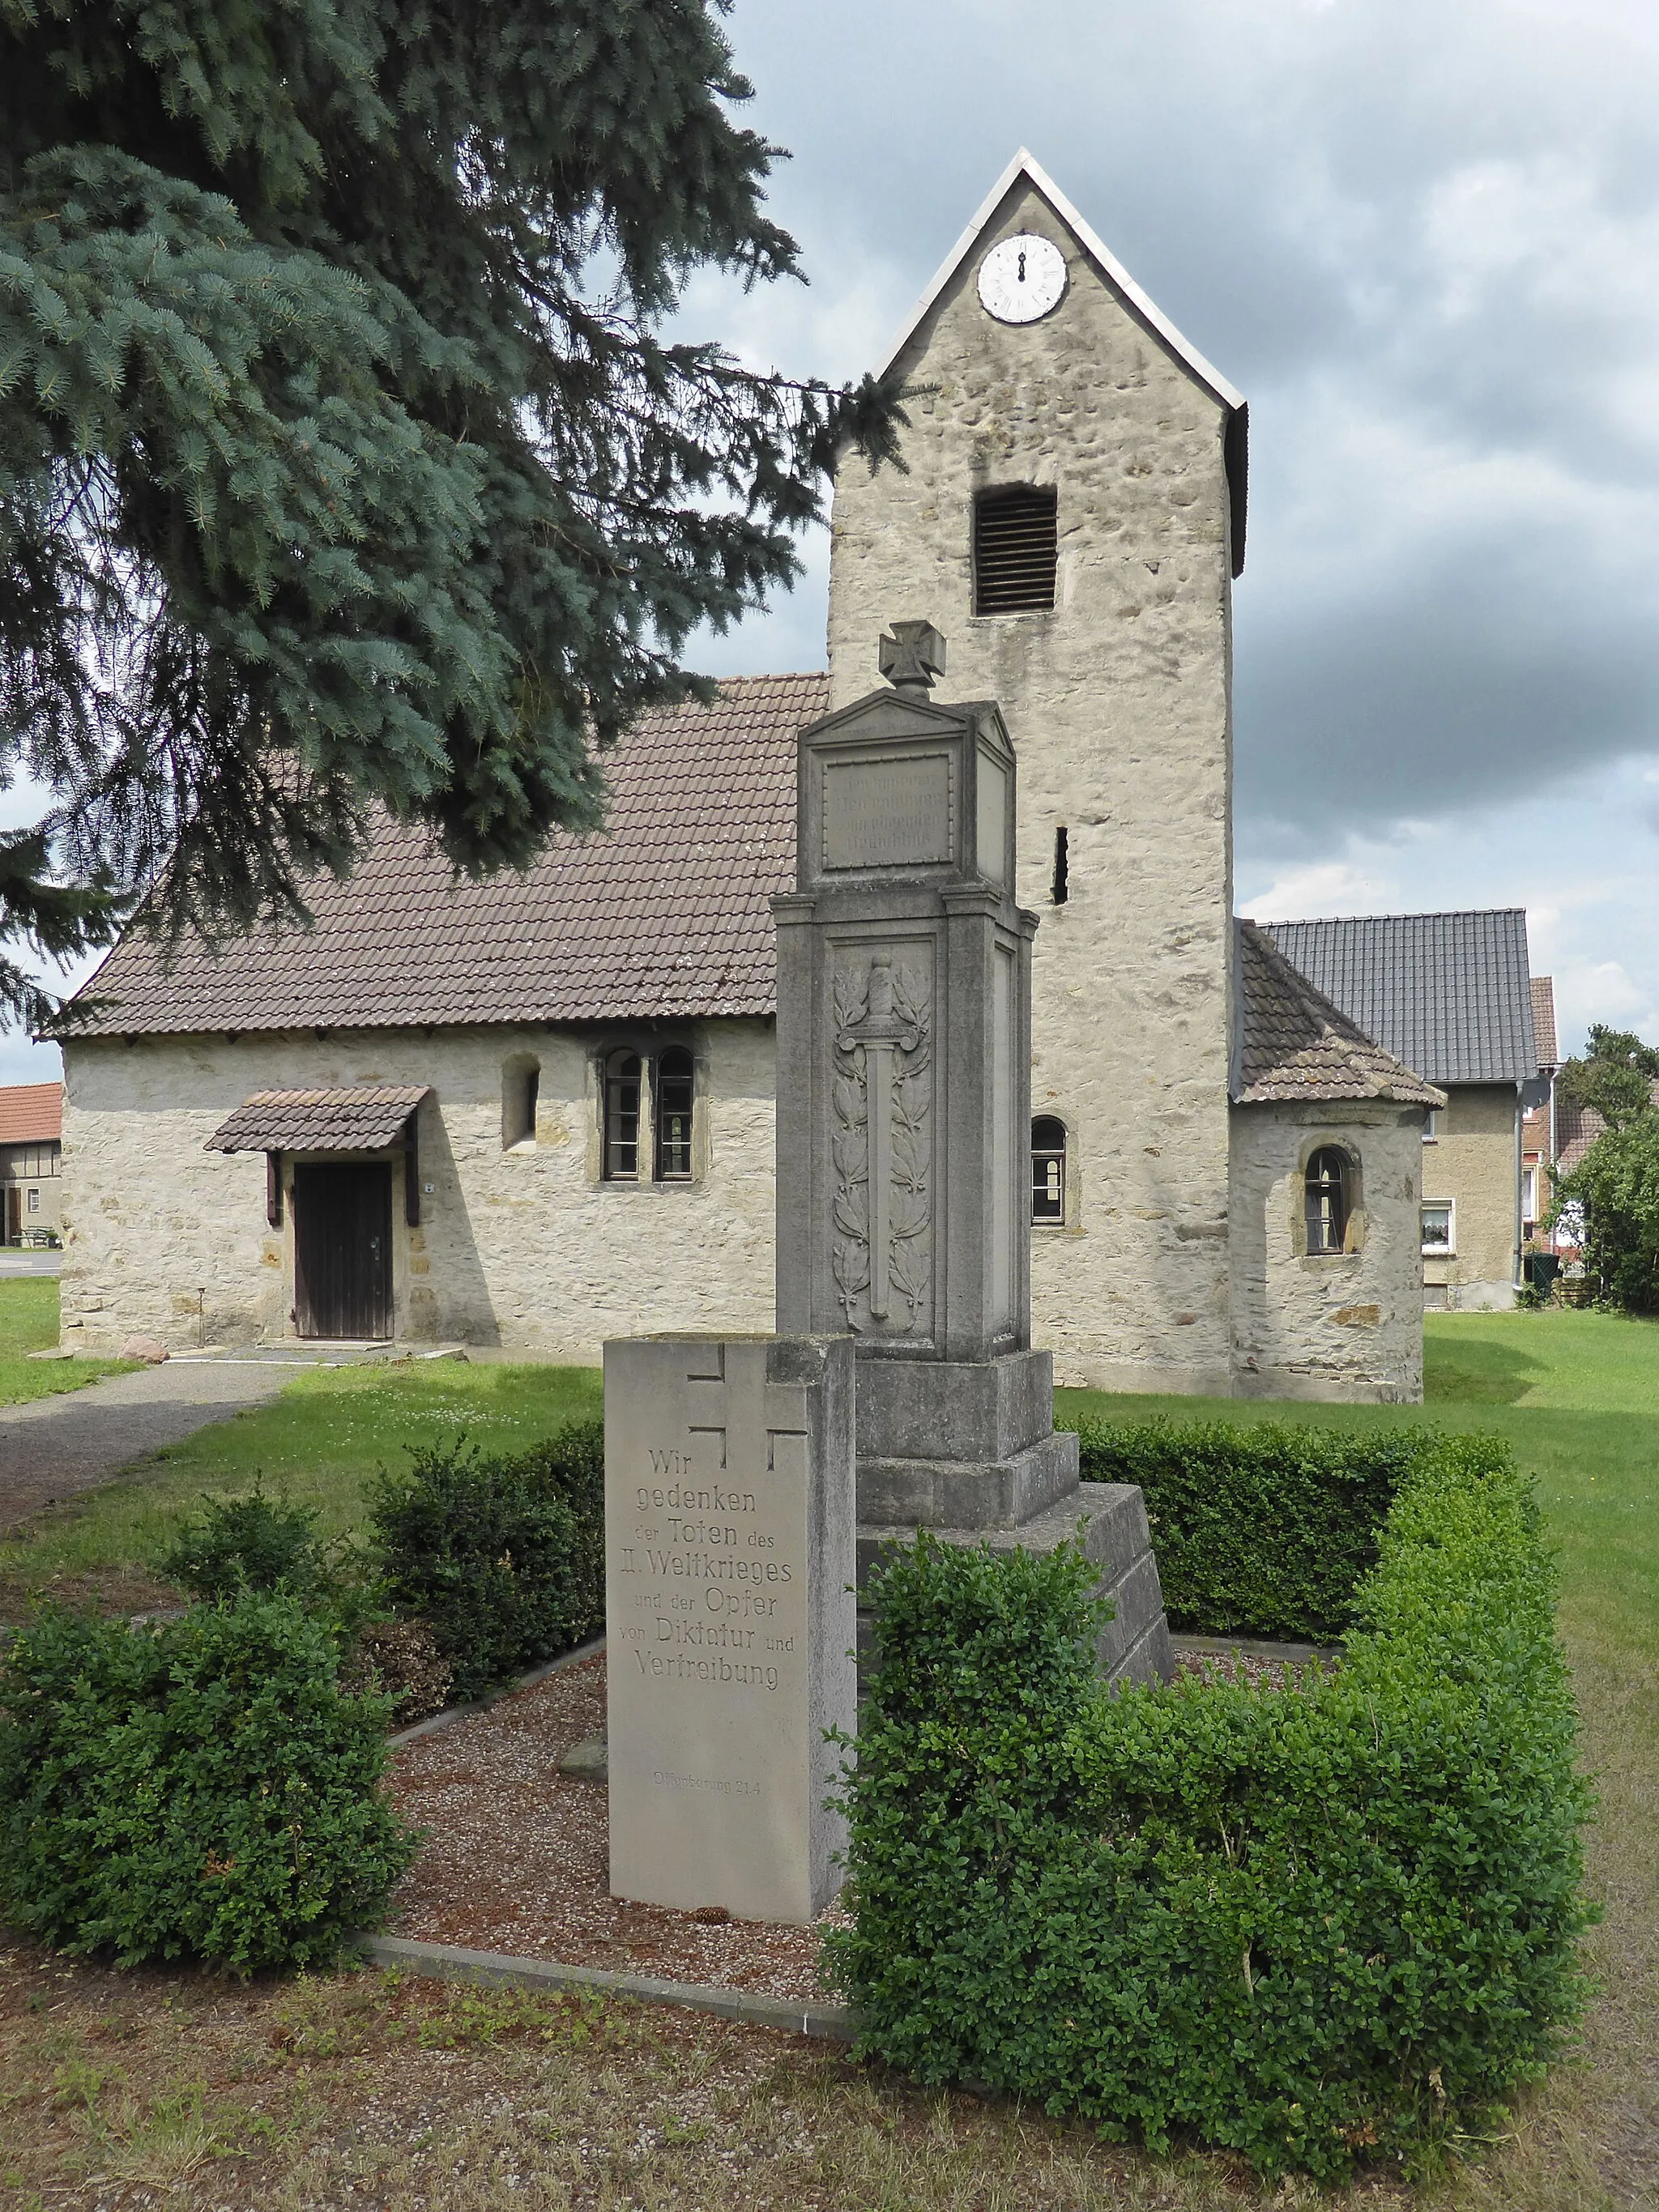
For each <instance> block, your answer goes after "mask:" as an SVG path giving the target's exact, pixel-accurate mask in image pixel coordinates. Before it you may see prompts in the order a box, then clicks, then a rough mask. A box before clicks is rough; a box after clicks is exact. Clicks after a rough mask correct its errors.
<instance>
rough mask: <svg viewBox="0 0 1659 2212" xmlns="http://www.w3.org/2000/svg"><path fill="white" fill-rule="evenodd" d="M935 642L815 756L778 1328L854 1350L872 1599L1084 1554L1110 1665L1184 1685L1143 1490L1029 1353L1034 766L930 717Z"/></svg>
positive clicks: (789, 1022)
mask: <svg viewBox="0 0 1659 2212" xmlns="http://www.w3.org/2000/svg"><path fill="white" fill-rule="evenodd" d="M944 665H945V641H944V639H943V638H942V637H940V635H939V633H938V631H937V630H935V629H933V627H932V625H931V624H929V623H921V622H907V623H894V624H893V626H892V635H890V637H886V638H884V639H883V641H882V647H881V670H882V672H883V674H884V675H885V676H886V677H887V678H889V685H888V688H885V689H884V690H877V691H872V692H871V693H870V694H869V695H868V696H866V697H865V698H863V699H861V700H860V701H858V702H856V703H855V704H854V705H853V706H850V707H848V708H843V709H842V711H841V712H840V713H839V714H832V715H829V716H828V717H827V718H826V719H825V720H822V721H819V722H816V723H813V724H811V726H809V727H808V728H806V729H805V730H804V731H803V732H802V733H801V736H800V739H799V753H798V787H797V851H796V888H795V890H793V892H788V893H785V894H783V895H781V896H778V897H776V898H775V899H774V900H773V902H772V910H773V914H774V916H775V920H776V922H777V929H778V1083H777V1326H778V1328H779V1330H780V1332H781V1333H783V1334H789V1335H802V1336H817V1335H823V1334H829V1333H832V1332H836V1331H842V1330H844V1331H847V1332H848V1333H850V1334H851V1335H852V1337H853V1339H854V1347H855V1352H856V1361H857V1364H856V1375H857V1453H858V1557H859V1582H860V1588H862V1586H863V1584H864V1583H865V1581H866V1577H867V1576H868V1573H869V1570H870V1567H871V1565H872V1564H873V1562H874V1560H875V1559H876V1558H877V1557H878V1555H879V1553H880V1551H881V1548H882V1547H883V1546H884V1545H886V1544H889V1543H891V1542H894V1541H904V1540H906V1539H908V1538H912V1537H914V1535H915V1531H916V1530H917V1529H918V1528H930V1529H932V1530H933V1532H934V1533H935V1534H938V1535H939V1537H941V1538H943V1539H945V1540H947V1541H963V1542H973V1543H979V1542H989V1543H990V1544H992V1545H993V1546H994V1547H1015V1546H1018V1547H1022V1548H1024V1549H1048V1548H1052V1547H1054V1546H1055V1545H1057V1544H1059V1543H1060V1542H1062V1541H1065V1540H1066V1539H1067V1538H1071V1537H1075V1536H1078V1535H1079V1534H1080V1535H1081V1538H1082V1541H1083V1542H1084V1544H1085V1548H1086V1550H1087V1552H1088V1554H1089V1556H1090V1557H1091V1559H1094V1560H1095V1561H1096V1562H1097V1564H1098V1565H1099V1566H1100V1569H1101V1583H1100V1588H1101V1590H1102V1594H1103V1595H1105V1596H1107V1597H1108V1598H1109V1600H1110V1601H1111V1603H1112V1606H1113V1608H1114V1617H1113V1619H1112V1620H1111V1621H1110V1623H1109V1626H1107V1628H1106V1630H1105V1632H1104V1633H1103V1637H1102V1639H1101V1648H1100V1658H1101V1663H1102V1666H1103V1668H1104V1669H1105V1670H1106V1672H1107V1673H1108V1674H1109V1675H1111V1676H1114V1677H1118V1678H1135V1679H1139V1678H1146V1677H1150V1676H1154V1675H1160V1676H1167V1674H1169V1673H1170V1671H1171V1665H1172V1661H1171V1655H1170V1641H1169V1630H1168V1628H1167V1626H1166V1625H1165V1622H1164V1608H1163V1599H1162V1596H1161V1594H1160V1592H1159V1588H1158V1569H1157V1565H1156V1563H1155V1561H1154V1559H1153V1557H1152V1548H1151V1545H1150V1542H1149V1540H1148V1534H1147V1528H1146V1510H1145V1506H1144V1504H1143V1502H1142V1499H1141V1496H1140V1492H1139V1491H1138V1490H1136V1489H1133V1488H1132V1487H1130V1486H1126V1485H1121V1484H1092V1483H1079V1479H1078V1440H1077V1438H1076V1437H1075V1436H1073V1435H1071V1434H1069V1433H1066V1432H1064V1431H1061V1432H1056V1431H1055V1429H1054V1366H1053V1360H1052V1358H1051V1356H1050V1355H1049V1354H1048V1352H1036V1351H1033V1350H1032V1348H1031V1327H1030V1322H1031V1310H1030V1192H1029V1189H1028V1187H1027V1186H1028V1179H1029V1175H1030V1164H1029V1163H1030V1149H1029V1147H1030V1056H1031V1055H1030V1036H1031V941H1032V939H1033V937H1034V936H1035V935H1036V917H1035V915H1030V914H1028V913H1026V912H1024V910H1023V909H1022V908H1020V907H1019V906H1018V904H1017V903H1016V902H1015V899H1014V896H1013V882H1014V834H1015V816H1016V764H1015V760H1014V754H1013V748H1012V745H1011V744H1010V742H1009V738H1008V733H1007V731H1006V728H1005V727H1004V725H1003V720H1002V716H1001V714H1000V711H999V709H998V708H997V707H996V706H995V704H994V702H988V701H975V702H969V703H967V704H957V705H951V706H945V705H940V704H938V703H936V702H934V701H933V699H932V697H931V696H929V695H930V692H931V690H932V687H933V683H934V681H935V679H936V678H938V676H939V674H940V673H942V671H943V669H944Z"/></svg>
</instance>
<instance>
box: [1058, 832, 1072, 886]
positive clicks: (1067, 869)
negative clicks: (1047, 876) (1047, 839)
mask: <svg viewBox="0 0 1659 2212" xmlns="http://www.w3.org/2000/svg"><path fill="white" fill-rule="evenodd" d="M1071 842H1072V841H1071V833H1070V831H1069V830H1068V829H1066V825H1065V823H1063V822H1062V823H1061V824H1060V827H1059V829H1056V830H1055V832H1054V904H1055V905H1056V906H1064V905H1065V903H1066V900H1067V899H1068V898H1070V896H1071V895H1072V856H1071V849H1070V848H1071Z"/></svg>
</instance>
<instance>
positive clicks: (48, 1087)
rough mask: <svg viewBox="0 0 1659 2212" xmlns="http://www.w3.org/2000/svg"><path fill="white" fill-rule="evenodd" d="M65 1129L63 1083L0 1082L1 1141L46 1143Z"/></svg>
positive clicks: (0, 1142)
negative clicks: (3, 1083)
mask: <svg viewBox="0 0 1659 2212" xmlns="http://www.w3.org/2000/svg"><path fill="white" fill-rule="evenodd" d="M63 1133H64V1086H63V1085H62V1084H61V1083H8V1084H5V1085H0V1145H46V1144H51V1143H52V1142H54V1141H55V1140H56V1139H58V1138H59V1137H61V1136H62V1135H63Z"/></svg>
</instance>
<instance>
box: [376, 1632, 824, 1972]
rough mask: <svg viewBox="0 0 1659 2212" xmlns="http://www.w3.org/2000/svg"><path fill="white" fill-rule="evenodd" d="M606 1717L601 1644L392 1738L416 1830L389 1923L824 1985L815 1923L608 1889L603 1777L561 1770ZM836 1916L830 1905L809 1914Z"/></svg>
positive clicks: (505, 1943)
mask: <svg viewBox="0 0 1659 2212" xmlns="http://www.w3.org/2000/svg"><path fill="white" fill-rule="evenodd" d="M604 1733H605V1656H604V1654H603V1653H600V1654H599V1656H597V1657H595V1658H592V1659H589V1660H587V1661H586V1662H584V1663H583V1664H582V1665H580V1666H579V1667H570V1668H565V1669H564V1670H563V1671H562V1672H561V1673H559V1674H550V1675H549V1676H548V1678H547V1679H546V1680H545V1681H542V1682H538V1683H536V1684H534V1685H533V1686H532V1687H531V1688H529V1689H525V1690H520V1691H518V1692H515V1693H514V1694H513V1696H511V1697H508V1698H503V1699H501V1701H500V1703H499V1704H497V1705H492V1706H490V1707H489V1710H488V1711H486V1712H482V1713H474V1714H470V1715H468V1716H467V1717H465V1719H462V1720H458V1721H454V1722H453V1723H451V1724H450V1725H449V1726H448V1727H447V1728H443V1729H437V1730H436V1731H435V1732H434V1733H433V1734H432V1735H425V1736H421V1737H418V1738H417V1739H416V1741H414V1742H413V1743H409V1744H404V1745H401V1746H399V1747H397V1748H396V1749H395V1750H394V1751H393V1753H392V1767H391V1775H390V1781H391V1789H392V1798H393V1800H394V1802H396V1804H397V1806H398V1809H399V1810H400V1811H401V1812H402V1813H403V1814H404V1815H405V1817H406V1818H408V1819H409V1820H413V1821H414V1822H415V1823H416V1825H417V1826H420V1827H422V1828H424V1829H426V1830H427V1831H428V1834H427V1838H426V1841H425V1843H424V1844H422V1848H421V1854H420V1857H418V1859H416V1863H415V1864H414V1866H413V1867H412V1868H411V1869H410V1872H409V1873H408V1875H406V1876H405V1877H404V1881H403V1883H402V1885H401V1886H400V1887H399V1889H398V1893H397V1896H396V1898H395V1899H394V1901H393V1902H394V1912H395V1917H394V1918H393V1920H392V1923H391V1928H390V1932H391V1933H392V1934H393V1935H397V1936H413V1937H415V1938H416V1939H417V1940H419V1941H421V1942H428V1943H461V1944H465V1945H468V1946H470V1947H471V1948H474V1949H477V1950H481V1951H503V1952H506V1953H507V1954H509V1955H510V1956H512V1957H513V1958H519V1959H552V1960H558V1961H559V1962H560V1963H561V1964H562V1965H564V1966H603V1967H605V1968H607V1969H609V1970H610V1971H611V1972H615V1973H627V1974H652V1975H655V1976H657V1977H659V1978H660V1979H662V1980H665V1981H673V1982H698V1983H703V1984H714V1986H716V1987H719V1988H722V1989H736V1990H759V1991H762V1992H763V1993H764V1994H765V1995H767V1996H779V1997H795V1998H800V1999H803V2000H806V1999H811V1998H817V1997H821V1996H823V1984H822V1983H821V1982H820V1981H819V1979H818V1931H817V1929H814V1928H781V1927H776V1926H773V1925H771V1924H770V1923H766V1922H763V1921H754V1920H729V1921H725V1922H717V1923H710V1922H708V1921H702V1920H698V1919H696V1918H695V1917H693V1915H691V1914H690V1913H689V1912H671V1911H665V1909H664V1908H663V1907H661V1906H660V1905H629V1904H627V1903H625V1902H624V1901H623V1899H621V1898H616V1897H612V1896H611V1892H610V1889H609V1887H608V1886H607V1885H608V1881H609V1851H610V1818H609V1806H608V1802H607V1797H606V1793H605V1786H604V1784H601V1783H593V1782H586V1781H580V1780H578V1779H577V1778H574V1776H571V1775H567V1774H561V1773H560V1772H559V1771H558V1762H559V1760H560V1759H562V1757H563V1756H564V1754H565V1753H566V1752H568V1750H569V1749H570V1747H572V1745H573V1744H576V1743H579V1742H580V1741H582V1739H583V1738H584V1737H588V1736H596V1735H603V1734H604ZM840 1917H842V1916H840V1915H839V1914H837V1913H836V1910H835V1908H834V1907H831V1909H830V1911H829V1913H827V1914H826V1915H825V1916H823V1922H821V1923H820V1925H822V1924H824V1923H827V1922H829V1921H832V1920H836V1919H838V1918H840Z"/></svg>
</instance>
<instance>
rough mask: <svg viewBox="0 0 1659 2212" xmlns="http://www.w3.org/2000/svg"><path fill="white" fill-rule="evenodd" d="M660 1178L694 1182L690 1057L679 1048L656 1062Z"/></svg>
mask: <svg viewBox="0 0 1659 2212" xmlns="http://www.w3.org/2000/svg"><path fill="white" fill-rule="evenodd" d="M656 1105H657V1178H658V1181H659V1182H690V1180H691V1107H692V1068H691V1055H690V1053H689V1052H687V1051H686V1050H685V1048H684V1046H682V1045H676V1046H675V1047H674V1048H673V1049H672V1050H671V1051H669V1052H665V1053H664V1054H663V1056H662V1058H661V1059H660V1060H659V1061H658V1062H657V1098H656Z"/></svg>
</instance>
